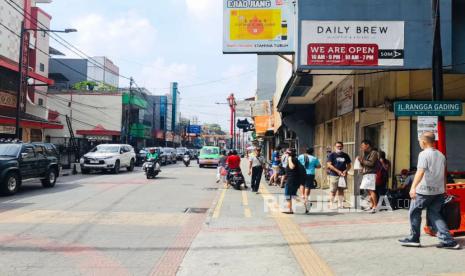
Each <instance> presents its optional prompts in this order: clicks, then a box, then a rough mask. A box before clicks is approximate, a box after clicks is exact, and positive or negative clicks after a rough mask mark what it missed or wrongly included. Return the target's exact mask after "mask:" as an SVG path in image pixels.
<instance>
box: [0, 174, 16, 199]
mask: <svg viewBox="0 0 465 276" xmlns="http://www.w3.org/2000/svg"><path fill="white" fill-rule="evenodd" d="M19 186H20V180H19V175H18V174H17V173H16V172H9V173H7V175H6V176H5V178H4V180H3V182H2V185H1V187H0V192H1V193H2V195H6V196H10V195H14V194H15V193H16V192H17V191H18V189H19Z"/></svg>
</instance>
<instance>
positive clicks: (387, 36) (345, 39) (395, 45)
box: [300, 20, 404, 68]
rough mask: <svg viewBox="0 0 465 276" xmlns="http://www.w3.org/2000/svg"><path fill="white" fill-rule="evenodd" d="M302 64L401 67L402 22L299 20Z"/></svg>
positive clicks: (312, 65) (309, 65) (305, 65)
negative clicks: (300, 21) (300, 24)
mask: <svg viewBox="0 0 465 276" xmlns="http://www.w3.org/2000/svg"><path fill="white" fill-rule="evenodd" d="M301 33H302V35H301V43H300V65H301V66H302V67H312V68H315V67H321V66H331V67H335V66H336V67H347V66H352V67H354V66H359V67H392V66H397V67H402V66H403V65H404V22H403V21H312V20H305V21H302V30H301Z"/></svg>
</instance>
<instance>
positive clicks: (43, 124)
mask: <svg viewBox="0 0 465 276" xmlns="http://www.w3.org/2000/svg"><path fill="white" fill-rule="evenodd" d="M15 124H16V119H15V118H10V117H3V116H0V125H11V126H14V125H15ZM19 125H20V126H21V127H23V128H42V129H63V125H62V124H59V123H51V122H47V121H44V120H34V119H29V118H21V120H20V121H19Z"/></svg>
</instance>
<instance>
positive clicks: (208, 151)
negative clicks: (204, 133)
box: [200, 148, 219, 155]
mask: <svg viewBox="0 0 465 276" xmlns="http://www.w3.org/2000/svg"><path fill="white" fill-rule="evenodd" d="M200 154H202V155H212V154H219V151H218V149H215V148H211V149H202V151H201V152H200Z"/></svg>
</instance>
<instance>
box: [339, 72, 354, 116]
mask: <svg viewBox="0 0 465 276" xmlns="http://www.w3.org/2000/svg"><path fill="white" fill-rule="evenodd" d="M336 94H337V97H336V101H337V116H341V115H344V114H346V113H349V112H352V111H353V110H354V78H353V77H348V78H346V79H345V80H344V81H342V82H341V83H340V84H339V85H338V86H337V88H336Z"/></svg>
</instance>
